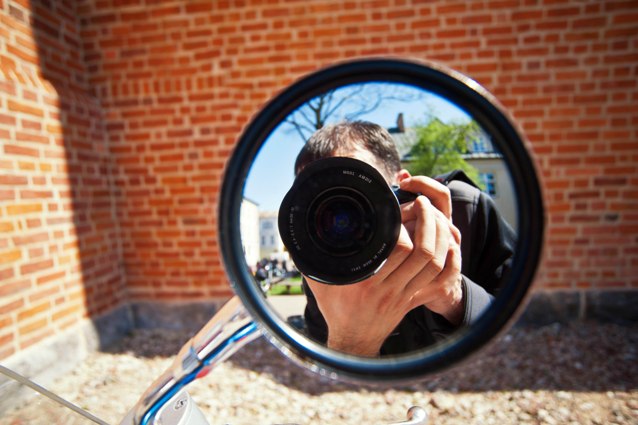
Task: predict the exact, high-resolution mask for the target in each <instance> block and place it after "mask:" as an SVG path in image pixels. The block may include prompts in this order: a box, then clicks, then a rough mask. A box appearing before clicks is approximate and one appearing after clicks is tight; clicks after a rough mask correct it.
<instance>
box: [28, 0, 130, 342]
mask: <svg viewBox="0 0 638 425" xmlns="http://www.w3.org/2000/svg"><path fill="white" fill-rule="evenodd" d="M76 7H77V3H76V2H50V1H38V0H33V1H32V2H31V13H32V15H31V26H32V30H33V37H34V39H35V42H36V44H37V57H38V66H39V71H40V74H41V78H42V79H43V80H45V81H46V82H48V83H50V85H52V86H53V88H54V90H50V91H49V92H48V93H47V94H43V97H45V99H44V102H45V103H47V104H48V105H49V110H50V111H51V112H50V116H49V117H48V119H47V118H45V120H44V123H43V127H44V130H45V132H46V133H49V134H48V135H49V136H53V137H51V138H52V139H53V140H54V144H55V145H56V146H54V147H52V149H51V150H50V151H49V150H45V152H44V156H45V160H46V159H47V157H48V156H49V155H50V156H52V157H53V158H52V159H53V161H52V163H53V164H54V166H53V168H52V169H51V170H48V171H47V172H43V173H42V178H43V179H45V181H46V183H47V184H49V185H50V187H51V188H52V192H53V193H54V196H55V195H58V196H59V201H57V202H56V200H54V199H51V201H52V202H50V203H49V204H48V210H46V213H45V217H44V218H45V221H46V223H45V224H44V225H45V226H48V227H49V230H50V233H51V234H53V235H54V237H55V238H56V240H55V243H56V244H57V245H58V247H59V249H60V250H59V252H56V253H55V254H54V253H52V256H54V255H55V256H57V258H54V259H53V262H54V264H55V265H56V266H57V267H58V268H59V269H60V274H61V276H63V277H62V280H61V281H60V284H61V285H63V289H62V292H61V293H60V295H59V297H60V298H61V299H62V300H61V302H60V303H59V305H58V304H57V301H56V305H55V307H54V309H55V310H54V311H53V313H52V318H53V319H52V321H53V324H52V325H53V326H54V327H56V328H57V327H62V326H65V324H71V323H74V322H79V321H80V320H81V319H82V318H83V317H89V318H91V319H92V320H93V325H94V326H93V328H94V329H87V330H86V332H85V333H86V335H85V337H87V338H88V339H89V345H92V344H95V345H97V346H96V347H89V348H90V349H91V348H92V349H95V348H103V347H105V346H108V345H109V344H111V343H112V342H113V341H114V340H116V339H117V338H119V337H121V335H122V334H123V333H124V332H126V331H128V330H129V329H130V328H131V327H132V321H131V317H130V313H129V312H128V306H127V304H126V302H127V300H126V282H125V271H124V267H123V266H122V251H121V249H120V246H119V244H120V238H119V232H120V230H119V226H118V220H117V213H116V208H117V189H116V187H115V186H114V185H113V174H114V172H115V167H114V162H113V161H112V158H111V155H110V152H109V148H108V139H107V137H106V130H105V125H104V117H103V115H104V112H103V111H102V109H101V106H100V104H99V102H98V100H97V99H96V97H95V96H93V95H92V94H91V90H90V87H89V86H88V83H87V78H86V69H85V66H84V63H83V61H84V58H83V49H82V39H81V33H80V21H79V18H78V14H77V13H76V10H75V9H76ZM56 95H57V98H56ZM56 115H57V116H56ZM91 340H92V341H91Z"/></svg>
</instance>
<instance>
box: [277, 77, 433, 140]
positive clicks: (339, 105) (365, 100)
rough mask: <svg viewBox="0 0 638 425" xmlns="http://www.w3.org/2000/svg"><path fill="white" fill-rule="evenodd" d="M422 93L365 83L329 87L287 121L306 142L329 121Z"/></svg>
mask: <svg viewBox="0 0 638 425" xmlns="http://www.w3.org/2000/svg"><path fill="white" fill-rule="evenodd" d="M422 96H423V93H422V92H421V91H420V90H416V89H414V88H412V87H409V86H404V85H401V84H393V83H392V84H391V83H364V84H353V85H351V86H346V87H340V88H338V89H335V90H330V91H327V92H325V93H322V94H320V95H319V96H317V97H315V98H313V99H311V100H309V101H308V102H306V103H305V104H303V105H302V106H301V107H299V108H298V109H297V110H295V111H294V112H293V113H292V114H290V115H289V116H288V117H287V118H286V120H285V121H284V122H285V123H286V124H288V125H290V127H291V129H292V131H295V132H296V133H297V134H298V135H299V137H301V138H302V140H303V141H304V142H305V141H307V140H308V138H309V137H310V136H311V135H312V134H313V133H314V132H315V131H317V130H318V129H320V128H322V127H323V126H324V125H326V124H327V123H329V122H338V121H341V120H347V121H352V120H356V119H359V118H362V117H364V116H365V115H367V114H369V113H371V112H373V111H375V110H377V108H379V107H380V106H382V105H383V103H384V102H390V101H401V102H412V101H415V100H418V99H420V98H421V97H422Z"/></svg>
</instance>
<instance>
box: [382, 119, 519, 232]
mask: <svg viewBox="0 0 638 425" xmlns="http://www.w3.org/2000/svg"><path fill="white" fill-rule="evenodd" d="M388 131H389V132H390V134H391V135H392V138H393V139H394V142H395V144H396V146H397V150H398V151H399V156H400V157H401V162H402V163H403V164H404V165H406V166H407V164H408V163H409V162H410V160H411V158H410V151H411V150H412V147H413V146H414V144H415V143H416V139H417V137H418V136H417V131H416V129H414V128H409V127H406V126H405V123H404V120H403V114H401V113H400V114H399V115H398V116H397V125H396V127H393V128H389V129H388ZM462 157H463V159H464V160H465V161H466V162H467V163H468V164H470V165H472V166H473V167H474V168H476V169H477V170H478V172H479V176H480V179H481V182H480V183H483V186H484V192H486V193H487V194H489V195H490V196H491V197H492V199H493V200H494V203H495V204H496V208H497V209H498V210H499V211H500V213H501V214H502V215H503V217H504V218H505V219H506V220H507V221H508V222H509V223H510V225H512V227H513V228H514V229H516V227H517V225H518V217H517V214H516V195H515V193H514V189H513V185H512V180H511V178H510V175H509V171H508V170H507V166H506V164H505V161H504V160H503V155H502V154H501V153H500V152H498V151H497V150H496V148H495V147H494V144H493V143H492V141H491V138H490V136H489V135H488V134H487V133H486V132H485V131H483V130H482V129H481V130H479V131H478V132H476V133H475V134H473V135H472V137H470V138H468V140H467V153H464V154H462ZM406 168H407V167H406ZM477 183H479V182H477Z"/></svg>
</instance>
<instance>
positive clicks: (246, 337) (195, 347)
mask: <svg viewBox="0 0 638 425" xmlns="http://www.w3.org/2000/svg"><path fill="white" fill-rule="evenodd" d="M259 335H261V333H260V332H257V325H256V324H255V323H254V322H253V320H252V318H251V317H250V315H249V314H248V312H247V311H246V310H245V309H244V306H243V305H242V303H241V302H240V301H239V298H237V297H236V296H235V297H233V298H231V299H230V301H228V302H227V303H226V304H225V305H224V307H222V309H221V310H219V312H217V314H215V316H213V318H212V319H211V320H210V321H209V322H208V323H207V324H206V325H205V326H204V327H203V328H202V329H201V330H200V331H199V332H198V333H197V334H196V335H195V336H194V337H193V338H191V339H190V340H189V341H188V342H187V343H186V344H184V346H183V347H182V348H181V350H180V351H179V353H178V354H177V356H176V357H175V359H174V360H173V364H172V365H171V366H170V367H169V368H168V369H167V370H166V371H165V372H164V373H163V374H162V375H161V376H160V377H159V378H157V379H156V380H155V381H154V382H153V383H152V384H151V386H150V387H149V388H148V389H147V390H146V391H145V392H144V394H143V395H142V397H141V398H140V399H139V401H138V402H137V404H136V405H135V406H134V407H133V409H132V410H131V412H129V414H128V415H127V416H126V418H125V419H124V421H122V422H121V425H150V424H154V418H155V417H156V415H157V413H158V412H159V410H160V409H161V408H162V406H164V405H165V404H166V403H168V402H169V401H170V400H171V399H172V398H173V397H175V396H176V395H177V394H178V393H179V392H180V390H182V389H183V388H184V387H185V386H186V385H188V384H189V383H191V382H192V381H194V380H195V379H198V378H201V377H203V376H205V375H206V374H208V372H210V370H211V369H212V368H214V367H215V366H217V365H218V364H219V363H221V362H223V361H224V360H226V359H227V358H228V357H230V356H231V355H232V354H233V353H235V352H236V351H237V350H239V349H240V348H241V347H243V346H244V345H246V344H248V343H249V342H251V341H253V340H254V339H256V338H257V337H258V336H259Z"/></svg>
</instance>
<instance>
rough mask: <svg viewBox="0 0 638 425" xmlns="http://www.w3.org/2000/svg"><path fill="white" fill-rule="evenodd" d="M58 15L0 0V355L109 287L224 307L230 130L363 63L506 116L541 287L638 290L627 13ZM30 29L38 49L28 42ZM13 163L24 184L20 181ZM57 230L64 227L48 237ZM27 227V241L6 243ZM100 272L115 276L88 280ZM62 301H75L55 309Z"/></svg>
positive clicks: (118, 7)
mask: <svg viewBox="0 0 638 425" xmlns="http://www.w3.org/2000/svg"><path fill="white" fill-rule="evenodd" d="M51 3H55V7H53V8H51V7H47V6H46V5H47V4H48V3H45V2H42V5H34V6H31V9H32V10H31V14H29V11H28V9H29V7H30V6H29V4H28V3H26V2H24V1H22V2H20V1H17V0H16V1H8V0H0V5H2V20H3V21H2V22H3V23H8V24H10V25H4V26H3V27H2V31H4V34H3V35H2V38H3V40H9V41H8V42H6V41H5V42H4V43H3V45H2V47H1V48H0V55H1V56H0V59H2V63H1V64H0V65H1V66H2V69H3V71H4V74H5V77H4V78H5V80H3V81H5V82H3V83H2V84H3V85H2V87H3V95H2V100H1V102H2V103H1V104H0V105H1V107H2V110H1V111H2V112H1V115H0V131H3V132H4V133H3V134H2V140H3V142H2V143H3V146H4V152H3V157H2V162H0V166H1V167H2V171H3V177H2V178H3V179H6V180H4V183H3V184H2V189H1V191H0V196H1V197H2V198H3V201H2V207H0V208H1V209H0V211H1V212H2V214H3V218H2V224H1V226H3V227H1V230H2V232H3V233H2V239H0V243H2V244H4V245H0V249H2V251H1V252H2V254H0V255H2V257H0V258H2V268H0V275H1V276H2V279H3V284H2V287H1V288H3V289H0V291H5V292H6V289H4V288H6V287H12V288H13V289H11V290H10V293H9V294H2V297H1V298H0V299H1V300H2V302H0V313H2V316H0V317H2V319H0V320H2V321H4V322H3V326H2V329H3V331H2V333H1V334H0V342H2V341H4V342H3V343H2V345H1V346H2V347H6V346H9V347H13V349H16V348H18V346H17V345H16V342H11V341H21V339H20V338H21V337H20V336H19V335H21V334H20V329H22V328H24V327H25V326H28V325H27V323H29V324H30V326H34V325H33V324H34V323H37V321H34V320H33V319H31V321H30V322H29V321H27V322H24V323H25V324H24V325H23V324H22V323H23V322H22V321H21V320H20V317H21V315H22V316H24V315H25V314H27V313H22V312H23V311H24V312H26V311H30V310H28V309H27V308H26V305H27V304H28V305H32V306H33V307H38V306H39V307H40V308H41V312H40V313H37V312H33V313H30V314H33V315H34V317H45V318H46V321H45V322H42V323H40V325H41V326H44V327H45V328H47V327H49V328H51V327H55V326H58V325H56V321H55V320H53V318H52V315H53V314H54V313H52V312H51V310H52V309H53V310H54V311H58V310H60V309H61V307H57V305H56V304H55V300H57V299H58V298H61V297H67V298H72V297H73V295H71V294H73V293H75V294H76V295H75V296H76V297H77V299H78V300H79V299H82V298H83V293H86V294H89V293H90V288H95V289H94V290H93V291H94V292H93V293H94V294H100V295H102V297H98V299H101V300H103V302H104V305H103V306H102V305H101V304H98V303H97V302H93V303H91V302H87V303H86V305H88V306H89V307H90V308H89V310H90V311H91V312H92V311H93V310H92V309H95V311H96V312H97V311H101V308H100V307H98V306H102V308H108V306H109V305H116V304H117V303H119V302H121V301H120V300H121V299H122V298H121V297H122V290H123V289H122V281H123V277H122V275H124V276H125V278H126V289H127V291H128V299H129V300H132V301H137V300H200V299H211V298H216V297H219V296H226V295H228V293H229V290H228V286H227V283H226V280H225V277H224V274H223V269H222V266H221V263H220V259H219V249H218V245H217V241H216V231H215V228H216V208H217V198H218V190H219V187H220V178H221V173H222V171H223V167H224V163H225V161H226V159H227V158H228V155H229V153H230V152H231V150H232V148H233V145H234V143H235V141H236V140H237V138H238V136H239V134H240V132H241V130H242V128H243V127H244V126H245V125H246V124H247V122H248V121H249V119H250V117H251V115H252V114H254V113H255V112H256V111H257V110H258V108H259V107H260V105H262V104H263V103H264V102H265V101H266V100H267V99H269V98H270V97H272V96H273V95H274V94H276V93H277V91H278V90H281V89H282V88H283V87H285V86H286V85H287V84H288V83H290V82H291V81H294V80H295V79H297V78H299V77H301V76H303V75H304V74H306V73H308V72H310V71H312V70H315V69H317V68H319V67H322V66H324V65H327V64H330V63H333V62H335V61H340V60H344V59H348V58H357V57H363V56H376V55H392V56H399V57H408V58H422V59H428V60H435V61H440V62H442V63H443V64H445V65H447V66H449V67H452V68H455V69H457V70H459V71H461V72H464V73H466V74H467V75H469V76H471V77H472V78H474V79H476V80H477V81H478V82H479V83H481V84H483V85H484V86H485V87H486V88H487V89H488V90H490V91H491V92H492V93H494V94H495V95H496V96H497V97H498V98H499V99H500V100H501V102H502V103H503V104H504V105H505V106H506V107H507V108H508V109H509V110H510V112H511V113H512V115H513V116H514V117H515V119H516V120H517V121H518V122H519V124H520V125H521V127H522V129H523V131H524V132H525V134H526V136H527V137H528V139H529V141H530V147H531V150H532V153H533V155H534V157H535V159H536V161H537V164H538V170H539V172H540V174H541V177H542V180H543V186H544V187H543V190H544V196H545V200H546V207H547V217H548V224H547V239H546V248H545V251H544V262H543V266H542V268H541V270H540V273H539V278H538V287H539V288H545V289H557V288H560V289H571V290H577V289H578V290H580V289H586V290H589V289H618V288H624V289H635V288H637V287H638V278H637V277H636V276H637V275H638V240H637V239H638V236H637V234H638V231H637V230H638V214H637V213H635V211H636V207H637V206H638V170H637V166H636V163H637V162H638V161H637V160H638V158H637V156H638V134H637V132H638V108H636V104H637V103H638V86H637V82H636V81H637V77H638V2H636V1H605V2H600V1H598V0H590V1H571V2H570V1H554V0H545V1H542V0H533V1H532V0H477V1H458V2H451V1H432V2H416V1H414V2H411V1H402V0H393V1H391V0H372V1H331V2H328V1H301V0H299V1H278V0H262V1H257V0H254V1H156V0H138V1H121V0H84V1H81V2H78V3H76V2H71V1H69V2H68V4H67V3H64V2H62V3H60V2H51ZM38 4H40V3H38ZM59 4H62V5H63V6H59ZM64 5H66V6H64ZM20 14H22V15H23V16H22V18H20V16H18V15H20ZM28 16H32V17H33V18H34V23H35V25H34V32H35V34H36V36H37V37H36V39H35V40H34V38H33V37H29V36H28V31H29V30H28V28H29V27H28V26H27V25H23V22H24V21H25V19H26V18H27V17H28ZM75 17H77V18H75ZM52 20H53V21H52ZM38 22H40V23H39V24H38ZM42 22H55V23H56V25H49V26H47V25H44V24H43V23H42ZM23 32H26V33H25V34H23ZM38 37H39V38H40V39H39V40H38ZM24 40H28V42H26V43H25V42H23V41H24ZM25 44H26V45H25ZM60 51H62V52H66V54H65V55H64V56H63V57H62V58H63V59H64V60H60V57H58V56H60V55H61V53H60ZM79 52H80V53H79ZM43 54H44V57H48V58H49V59H50V62H49V65H47V66H44V69H43V72H42V74H43V75H42V76H41V77H40V79H39V80H38V81H37V82H33V83H31V82H21V81H20V80H19V79H18V76H17V75H20V74H19V73H17V72H15V71H14V72H8V73H7V71H6V68H7V66H10V65H11V64H12V63H13V64H14V67H16V68H18V69H21V70H22V69H24V70H25V71H21V72H27V71H26V70H28V71H29V72H32V73H34V74H35V73H37V69H38V60H39V57H40V56H41V55H43ZM78 54H79V56H78ZM65 60H66V61H71V63H66V64H64V61H65ZM40 66H42V65H40ZM65 71H71V75H70V76H66V75H64V74H65ZM7 74H8V75H7ZM31 85H34V86H37V87H38V88H37V90H36V88H29V89H28V90H27V89H26V87H30V86H31ZM12 87H13V89H12ZM11 90H13V92H12V91H11ZM25 90H26V91H25ZM31 92H33V93H31ZM34 95H35V99H33V97H34ZM56 101H60V102H61V104H62V105H65V104H66V105H67V106H66V107H64V106H62V107H60V106H58V105H57V104H56ZM38 125H39V127H37V126H38ZM30 126H34V127H37V129H36V128H31V127H30ZM27 127H29V128H27ZM22 133H28V134H29V135H30V136H29V137H31V135H38V136H39V139H38V141H33V140H23V139H22V136H21V134H22ZM5 139H6V140H8V142H7V143H5V142H4V140H5ZM67 139H68V140H67ZM69 149H70V150H71V154H70V155H69V152H68V151H69ZM50 153H55V154H54V155H51V154H50ZM33 155H35V156H33ZM56 155H57V156H56ZM24 161H27V162H29V163H31V164H32V167H35V169H26V170H25V169H23V168H21V167H24V166H23V165H21V164H22V163H23V162H24ZM64 161H71V162H68V163H67V165H66V166H65V165H64V164H65V162H64ZM42 164H50V166H51V167H53V169H55V170H56V172H57V174H56V178H55V179H54V178H53V172H52V171H51V174H47V173H49V171H47V170H46V169H41V167H42ZM97 164H99V165H97ZM98 170H99V171H98ZM42 179H44V180H42ZM58 179H60V180H58ZM39 181H44V182H45V183H44V188H43V189H42V190H44V191H45V192H46V194H40V195H39V196H40V197H35V198H33V199H26V197H28V196H29V195H26V197H25V195H22V192H21V190H23V189H24V190H36V189H37V185H38V182H39ZM76 182H77V183H78V184H77V185H76ZM16 183H20V184H22V185H23V186H24V187H22V186H19V185H17V184H16ZM87 193H88V194H90V196H88V198H87V197H86V196H84V195H85V194H87ZM74 194H75V195H74ZM74 203H75V206H76V208H75V209H73V208H70V207H71V206H72V205H73V204H74ZM54 205H57V206H54ZM5 216H6V218H5ZM55 217H58V219H59V220H60V221H61V222H62V223H57V222H54V223H49V221H50V220H52V219H54V220H55ZM113 218H115V219H113ZM33 220H35V223H40V224H39V229H34V230H31V229H29V232H28V233H26V232H25V229H23V228H19V225H20V223H22V225H23V226H26V225H27V224H28V223H33V222H34V221H33ZM64 220H66V222H64ZM78 220H79V222H80V223H83V225H80V226H77V222H78ZM74 221H75V223H74ZM73 224H76V226H75V227H74V226H73ZM118 226H119V227H118ZM78 228H79V229H84V231H85V232H86V233H85V235H84V236H80V235H81V233H78V230H77V229H78ZM74 229H76V230H75V231H74ZM105 229H108V232H106V233H105V232H104V230H105ZM56 232H57V233H56ZM40 233H44V234H45V235H46V236H32V237H33V238H35V240H34V241H31V242H30V245H29V246H28V247H23V246H18V245H17V243H16V241H15V240H14V239H15V238H16V237H18V238H20V237H23V235H27V234H28V235H39V234H40ZM58 233H61V234H59V235H58ZM44 237H46V238H47V239H46V241H43V242H40V241H39V239H38V238H44ZM82 244H84V245H82ZM118 244H119V245H118ZM51 245H55V246H56V247H57V248H56V250H55V251H53V252H52V250H51V249H50V248H49V247H50V246H51ZM38 247H41V250H43V252H42V251H38ZM78 247H82V248H83V249H78ZM32 250H34V251H33V254H34V255H35V257H34V258H31V254H32ZM38 252H41V257H38V256H37V254H38ZM66 258H68V260H67V261H68V262H63V261H62V259H66ZM118 260H121V261H122V262H123V264H124V271H123V272H122V270H121V269H119V268H118V267H117V264H118ZM41 262H44V263H41ZM39 263H41V265H38V264H39ZM51 263H52V264H51ZM34 264H35V265H34ZM106 265H110V266H113V267H106ZM44 266H50V269H49V271H50V272H51V273H62V275H60V276H58V277H56V278H55V279H56V280H54V282H59V283H58V285H61V286H60V287H59V290H60V292H58V293H56V294H54V295H42V297H43V298H41V299H42V300H43V301H40V302H39V303H38V302H35V303H34V302H30V301H29V297H32V296H35V295H33V294H35V293H36V292H35V291H36V288H37V289H39V288H40V287H39V286H38V282H37V279H38V278H40V277H42V276H44V275H45V274H46V275H47V276H48V274H47V272H46V271H45V270H38V268H39V267H44ZM102 267H105V268H106V269H108V271H109V274H108V277H106V276H105V275H103V274H101V273H98V272H97V270H99V269H100V268H102ZM33 268H35V269H36V270H35V271H34V273H35V274H30V272H32V271H33V270H32V269H33ZM3 273H4V274H3ZM4 282H7V283H4ZM72 282H75V285H76V286H73V285H74V284H73V283H72ZM82 282H84V285H85V286H84V287H82V286H81V283H82ZM65 285H68V286H72V287H74V288H76V289H75V292H73V291H66V290H65V291H64V292H62V288H63V287H64V286H65ZM43 287H47V288H48V287H53V284H49V286H46V285H45V286H43ZM97 288H103V290H104V291H113V292H112V295H111V294H105V293H103V292H101V291H99V290H98V289H97ZM83 291H84V292H83ZM11 303H14V304H11ZM41 304H42V305H41ZM63 304H64V305H66V304H69V305H77V304H73V301H71V300H69V301H66V302H65V303H63ZM54 306H55V307H54ZM91 306H92V307H91ZM64 308H67V307H64ZM68 308H71V307H68ZM82 308H83V309H85V310H86V309H87V307H82ZM56 309H57V310H56ZM80 310H81V309H80ZM7 313H8V314H7ZM73 314H74V315H75V314H79V311H78V312H74V313H73ZM16 326H18V327H17V329H18V330H15V327H16ZM5 329H10V331H9V332H7V331H6V330H5ZM7 341H9V343H8V344H7Z"/></svg>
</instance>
